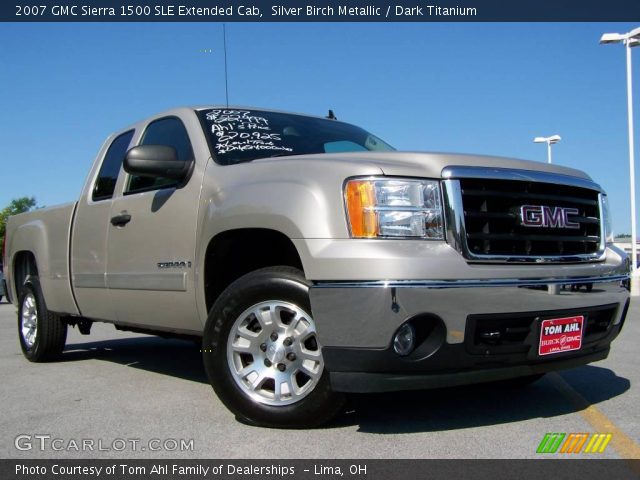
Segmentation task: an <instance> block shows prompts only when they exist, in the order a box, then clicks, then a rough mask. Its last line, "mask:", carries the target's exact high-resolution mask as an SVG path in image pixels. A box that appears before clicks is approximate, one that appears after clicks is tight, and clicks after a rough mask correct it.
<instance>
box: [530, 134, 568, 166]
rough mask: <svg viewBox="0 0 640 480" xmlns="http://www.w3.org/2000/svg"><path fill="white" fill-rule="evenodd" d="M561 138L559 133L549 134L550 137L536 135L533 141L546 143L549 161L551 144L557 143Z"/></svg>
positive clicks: (548, 159)
mask: <svg viewBox="0 0 640 480" xmlns="http://www.w3.org/2000/svg"><path fill="white" fill-rule="evenodd" d="M560 140H562V138H560V135H551V136H550V137H536V138H534V139H533V141H534V143H546V144H547V163H551V145H553V144H555V143H558V142H559V141H560Z"/></svg>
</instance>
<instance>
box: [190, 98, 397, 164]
mask: <svg viewBox="0 0 640 480" xmlns="http://www.w3.org/2000/svg"><path fill="white" fill-rule="evenodd" d="M198 115H199V116H200V119H201V121H202V123H203V125H204V128H205V132H206V134H207V135H208V136H209V139H210V141H211V145H212V147H213V155H214V158H215V159H216V161H217V162H218V163H221V164H223V165H231V164H234V163H240V162H248V161H251V160H256V159H258V158H268V157H279V156H284V155H304V154H311V153H342V152H365V151H390V150H394V148H393V147H391V146H390V145H388V144H387V143H385V142H383V141H382V140H380V139H379V138H378V137H376V136H375V135H372V134H370V133H368V132H366V131H365V130H363V129H362V128H359V127H356V126H354V125H349V124H348V123H342V122H338V121H336V120H328V119H323V118H315V117H307V116H304V115H294V114H289V113H277V112H265V111H261V110H240V109H238V110H236V109H205V110H199V111H198Z"/></svg>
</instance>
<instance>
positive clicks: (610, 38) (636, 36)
mask: <svg viewBox="0 0 640 480" xmlns="http://www.w3.org/2000/svg"><path fill="white" fill-rule="evenodd" d="M608 43H623V44H624V45H625V50H626V52H627V116H628V128H629V177H630V178H629V182H630V192H631V193H630V194H631V272H632V277H631V295H634V296H638V295H640V282H639V281H638V280H639V278H638V246H637V245H636V242H637V237H636V235H637V231H636V170H635V164H636V161H635V153H634V148H635V147H634V142H633V92H632V88H631V49H632V48H633V47H637V46H638V45H640V27H638V28H635V29H633V30H631V31H630V32H627V33H605V34H604V35H602V37H601V38H600V44H608Z"/></svg>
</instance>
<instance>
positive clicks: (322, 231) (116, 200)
mask: <svg viewBox="0 0 640 480" xmlns="http://www.w3.org/2000/svg"><path fill="white" fill-rule="evenodd" d="M607 220H608V212H607V197H606V194H605V192H604V191H603V190H602V189H601V188H600V187H599V186H598V184H596V183H594V182H593V181H592V180H591V179H590V178H589V176H587V175H586V174H584V173H583V172H580V171H578V170H573V169H569V168H563V167H559V166H556V165H548V164H543V163H535V162H530V161H524V160H513V159H505V158H495V157H488V156H471V155H454V154H436V153H411V152H406V153H403V152H398V151H395V150H394V149H393V148H392V147H390V146H389V145H388V144H386V143H385V142H384V141H382V140H381V139H379V138H377V137H376V136H374V135H372V134H370V133H368V132H366V131H364V130H363V129H361V128H358V127H355V126H353V125H349V124H347V123H343V122H339V121H337V120H335V119H327V118H320V117H311V116H305V115H297V114H290V113H284V112H277V111H269V110H258V109H251V108H220V107H202V108H179V109H175V110H171V111H168V112H164V113H162V114H159V115H156V116H153V117H151V118H149V119H147V120H145V121H142V122H139V123H136V124H134V125H132V126H130V127H128V128H125V129H122V130H120V131H118V132H116V133H115V134H113V135H112V136H111V137H110V138H109V139H108V140H107V141H106V143H105V144H104V146H103V147H102V149H101V150H100V152H99V153H98V156H97V158H96V160H95V163H94V165H93V168H92V169H91V171H90V173H89V176H88V177H87V180H86V183H85V186H84V188H83V190H82V194H81V196H80V199H79V200H78V201H77V202H75V203H70V204H66V205H61V206H57V207H51V208H45V209H40V210H36V211H33V212H30V213H26V214H22V215H17V216H15V217H11V218H10V220H9V222H8V229H7V240H6V245H5V250H6V251H5V258H4V265H5V274H6V282H7V287H8V288H7V289H8V294H9V297H10V299H11V300H12V301H13V303H14V304H15V305H16V306H17V308H18V333H19V340H20V345H21V346H22V350H23V352H24V354H25V356H26V357H27V358H28V359H29V360H31V361H36V362H38V361H45V360H51V359H54V358H56V357H58V356H59V355H60V354H61V352H62V351H63V349H64V344H65V339H66V334H67V327H68V326H69V325H72V326H77V327H78V328H79V330H80V332H82V333H89V331H90V327H91V323H92V322H93V321H103V322H111V323H113V324H115V325H116V327H117V328H119V329H123V330H132V331H138V332H145V333H155V334H161V335H176V336H185V337H193V338H201V339H202V352H203V358H204V364H205V368H206V371H207V375H208V377H209V379H210V381H211V384H212V386H213V388H214V389H215V391H216V393H217V394H218V395H219V397H220V399H221V400H222V401H223V402H224V404H225V405H226V406H227V407H228V408H229V409H230V410H231V411H233V412H234V413H235V414H236V416H238V417H239V418H241V419H243V420H244V421H248V422H251V423H254V424H258V425H266V426H278V427H307V426H313V425H318V424H321V423H323V422H325V421H327V420H328V419H330V418H332V417H333V416H334V415H335V414H336V413H337V412H339V411H340V409H341V407H342V404H343V398H344V393H345V392H371V391H391V390H406V389H423V388H433V387H441V386H448V385H460V384H466V383H475V382H484V381H507V380H510V379H516V378H517V379H520V381H521V382H526V381H532V380H535V379H536V378H538V377H539V376H541V375H542V374H544V373H545V372H548V371H551V370H557V369H562V368H568V367H573V366H577V365H583V364H586V363H588V362H593V361H596V360H601V359H603V358H606V356H607V354H608V353H609V347H610V344H611V342H612V340H613V339H614V338H615V337H616V335H618V333H619V332H620V330H621V328H622V326H623V324H624V320H625V317H626V313H627V309H628V305H629V292H628V286H629V276H628V271H629V260H628V259H627V257H626V256H625V254H624V253H623V252H622V251H620V250H618V249H616V248H615V247H614V246H613V245H612V243H611V238H610V229H609V227H608V223H607Z"/></svg>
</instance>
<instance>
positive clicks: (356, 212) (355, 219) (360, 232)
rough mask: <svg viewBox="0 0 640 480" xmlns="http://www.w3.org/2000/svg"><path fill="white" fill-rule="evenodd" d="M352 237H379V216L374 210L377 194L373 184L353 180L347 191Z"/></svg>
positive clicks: (348, 184)
mask: <svg viewBox="0 0 640 480" xmlns="http://www.w3.org/2000/svg"><path fill="white" fill-rule="evenodd" d="M345 196H346V202H347V212H348V213H349V223H350V224H351V235H352V236H353V237H360V238H373V237H375V236H377V235H378V216H377V214H376V212H375V210H374V207H375V204H376V192H375V188H374V185H373V182H371V181H368V180H351V181H349V182H348V183H347V187H346V189H345Z"/></svg>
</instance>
